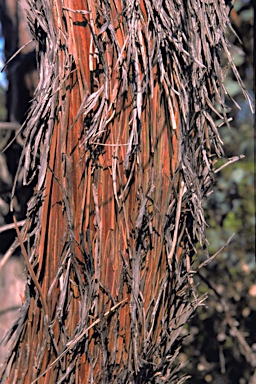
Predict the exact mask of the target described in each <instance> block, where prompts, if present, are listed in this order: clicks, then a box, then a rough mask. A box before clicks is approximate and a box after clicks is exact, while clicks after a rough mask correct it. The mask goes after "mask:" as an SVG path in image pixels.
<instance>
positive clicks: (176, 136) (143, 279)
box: [0, 0, 249, 384]
mask: <svg viewBox="0 0 256 384" xmlns="http://www.w3.org/2000/svg"><path fill="white" fill-rule="evenodd" d="M28 3H29V5H30V11H29V12H28V19H29V23H30V27H31V30H32V32H33V35H34V37H35V39H36V40H37V49H38V62H39V71H40V81H39V85H38V87H37V89H36V92H35V97H34V101H33V104H32V106H31V111H30V114H29V115H28V118H27V121H26V124H25V128H24V130H23V134H24V136H25V143H24V149H23V153H22V156H21V160H20V168H19V172H21V171H22V172H23V182H24V184H28V183H30V182H31V181H32V180H33V179H34V178H36V180H37V185H36V188H35V193H34V196H33V197H32V198H31V200H30V201H29V203H28V210H27V220H26V223H25V225H24V229H23V231H21V234H20V233H19V235H20V237H21V236H22V237H23V238H24V237H26V238H27V239H29V244H30V247H29V249H28V250H27V251H26V252H27V253H28V256H29V263H30V267H31V268H33V269H34V273H35V275H36V280H35V278H34V279H33V278H32V276H31V274H28V282H27V287H26V298H25V302H24V304H23V306H22V309H21V312H20V316H19V319H18V320H17V322H16V323H15V324H14V326H13V328H12V329H11V330H10V331H9V333H8V334H7V336H6V338H5V342H8V341H9V340H10V339H12V345H11V349H10V353H9V356H8V358H7V361H6V363H5V365H4V367H3V369H2V374H1V376H0V378H2V377H3V375H4V374H5V372H6V369H7V367H8V365H9V364H10V374H9V378H8V379H7V382H8V383H12V384H13V383H16V382H19V383H28V382H30V383H31V382H32V381H33V383H35V382H41V383H43V382H44V380H48V382H51V383H66V382H68V383H93V382H95V383H104V384H106V383H164V382H166V383H182V382H184V381H185V380H186V377H180V375H179V369H180V367H179V366H177V363H176V361H175V359H176V357H177V355H178V353H179V348H180V344H181V335H180V334H181V330H182V327H183V325H184V324H185V323H186V322H187V321H188V319H189V317H190V316H191V315H192V314H193V312H194V310H195V309H196V308H197V307H198V306H199V305H201V304H202V302H203V301H204V299H205V297H197V295H196V293H195V290H194V287H193V274H192V273H191V270H190V265H191V264H192V263H193V259H192V258H193V256H194V253H195V245H196V244H197V242H200V243H201V244H202V245H203V246H206V245H207V242H206V238H205V226H206V223H205V219H204V210H203V201H204V199H205V198H206V197H207V193H208V192H209V189H210V188H211V186H212V183H213V179H214V175H215V173H216V172H218V170H215V169H214V164H215V162H216V159H217V158H220V157H222V156H223V148H222V147H223V141H222V139H221V133H220V128H219V127H218V126H216V123H215V121H216V119H221V121H222V122H223V123H225V124H228V122H229V118H228V116H227V107H226V105H225V99H226V97H228V93H227V90H226V89H225V86H224V74H223V69H222V68H221V63H220V59H219V52H220V50H223V51H224V52H225V54H226V57H227V62H228V65H229V66H230V67H231V68H232V69H233V71H234V74H235V76H236V78H237V80H238V82H239V84H240V85H241V87H242V89H243V91H244V93H245V96H246V97H248V95H247V93H246V91H245V88H244V86H243V83H242V80H241V79H240V77H239V74H238V72H237V70H236V68H235V66H234V64H233V62H232V57H231V55H230V54H229V51H228V42H227V40H226V37H225V31H226V28H227V27H229V26H230V24H229V10H230V7H229V6H228V5H227V4H226V2H225V1H224V0H215V1H210V0H203V1H202V0H200V1H199V0H193V1H192V0H187V1H183V0H182V1H181V0H169V1H168V0H166V1H159V0H158V1H157V0H153V1H152V0H151V1H149V0H141V1H138V0H126V1H121V0H118V1H111V0H102V1H100V0H97V1H91V0H87V1H79V0H77V1H73V2H69V1H67V0H63V1H60V0H55V1H54V3H53V2H51V1H50V0H45V1H33V0H29V1H28ZM248 99H249V98H248ZM17 177H18V176H17ZM14 194H15V185H14V189H13V195H14ZM25 228H26V231H25ZM28 228H29V230H28ZM35 281H37V283H38V284H41V290H42V291H43V292H44V295H45V301H46V303H45V305H46V306H47V311H45V308H44V306H45V305H44V306H42V305H41V298H40V292H39V290H38V289H37V288H36V286H35V284H34V282H35ZM119 303H121V305H119ZM113 308H114V309H113ZM106 313H107V316H106ZM48 367H50V369H47V368H48ZM46 371H47V372H46ZM39 376H40V377H41V376H43V378H42V377H41V378H39ZM18 378H19V381H18Z"/></svg>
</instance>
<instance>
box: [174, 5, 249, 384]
mask: <svg viewBox="0 0 256 384" xmlns="http://www.w3.org/2000/svg"><path fill="white" fill-rule="evenodd" d="M231 16H232V21H233V26H234V29H235V31H236V33H237V35H238V37H239V39H240V40H241V41H239V39H238V37H236V36H234V34H233V33H232V32H231V33H230V40H231V42H232V46H231V51H232V56H233V57H234V59H235V63H236V66H237V67H238V70H239V73H240V74H241V75H242V77H243V80H244V82H245V85H246V87H247V89H248V90H249V91H250V92H251V94H252V95H253V4H252V2H250V1H242V0H237V1H236V2H235V4H234V11H233V13H232V14H231ZM226 84H227V88H228V90H229V93H230V96H231V97H233V98H234V99H235V101H236V102H237V103H238V104H239V106H240V108H241V109H240V110H239V109H238V108H237V107H236V106H235V105H234V103H233V102H232V101H231V100H230V102H229V103H228V105H227V107H228V108H230V113H229V114H230V116H232V117H233V120H232V121H231V123H230V129H229V128H228V127H226V126H225V127H223V128H221V132H220V133H221V137H222V138H223V140H224V142H225V146H224V150H225V154H226V157H227V158H231V157H233V156H236V155H242V154H243V155H244V156H245V157H244V158H243V159H242V160H240V161H238V162H235V163H233V164H230V165H229V166H227V167H226V168H224V169H223V170H222V171H220V173H219V174H218V177H217V178H216V184H217V188H216V190H215V191H214V192H213V193H212V194H211V196H210V197H209V199H208V200H207V201H206V207H207V218H206V219H207V223H208V225H209V227H208V229H207V238H208V241H209V245H210V246H209V252H210V255H212V254H214V253H215V252H216V251H217V250H218V249H219V248H220V247H221V246H223V245H224V244H225V243H226V241H227V239H228V238H229V237H230V236H231V235H232V233H235V236H234V237H233V239H232V241H231V243H230V244H229V245H228V246H227V247H226V248H225V249H224V251H222V252H221V254H219V255H218V256H217V257H216V259H215V260H214V261H212V262H211V263H209V264H208V265H207V266H206V267H205V268H204V269H203V271H202V272H201V275H199V276H198V289H199V291H200V292H201V293H205V292H209V296H208V299H207V300H206V302H205V306H203V307H201V309H200V310H198V311H197V313H196V315H195V316H194V318H193V319H192V320H191V321H190V323H189V324H188V326H187V329H186V332H184V335H188V337H187V338H186V339H185V341H184V345H183V354H182V355H181V360H182V362H187V366H186V368H185V371H186V373H190V375H191V379H190V380H189V381H188V382H189V383H191V384H192V383H199V384H201V383H202V384H203V383H209V382H212V383H220V384H221V383H223V384H225V383H232V384H236V383H237V384H245V383H255V382H256V376H255V373H254V371H255V368H256V354H255V353H256V343H255V341H256V328H255V324H256V301H255V297H256V281H255V271H256V269H255V205H254V131H253V115H252V114H251V112H250V109H249V105H248V103H247V102H246V101H245V100H244V97H243V95H242V93H241V90H240V89H239V87H238V85H237V83H236V82H235V81H234V79H233V77H232V72H231V71H230V70H229V69H228V68H227V74H226ZM222 163H223V161H222ZM222 163H220V166H221V165H222ZM199 253H200V251H199ZM200 258H201V261H202V260H204V258H205V256H204V255H203V253H202V255H201V256H200V257H199V261H200ZM230 317H231V318H232V321H230ZM246 343H247V346H246ZM245 350H247V353H246V351H245ZM249 355H251V358H250V357H249ZM248 360H249V361H248Z"/></svg>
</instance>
